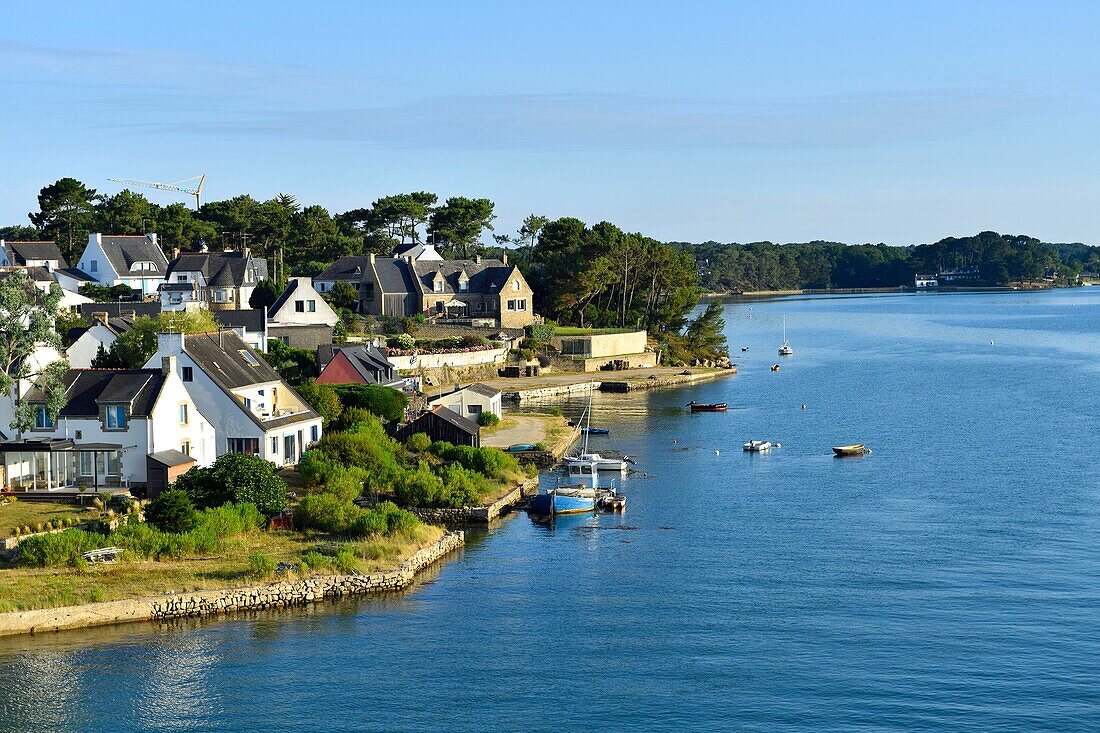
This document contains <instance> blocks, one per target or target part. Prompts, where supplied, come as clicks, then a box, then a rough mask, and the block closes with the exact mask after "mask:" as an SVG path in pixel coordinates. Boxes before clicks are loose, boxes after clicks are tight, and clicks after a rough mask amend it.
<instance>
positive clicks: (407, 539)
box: [0, 507, 443, 612]
mask: <svg viewBox="0 0 1100 733" xmlns="http://www.w3.org/2000/svg"><path fill="white" fill-rule="evenodd" d="M4 508H5V509H6V508H7V507H4ZM442 536H443V530H442V529H440V528H438V527H433V526H430V525H420V526H418V527H416V528H415V529H414V530H413V531H412V532H410V533H409V534H408V535H406V536H393V537H377V538H372V539H366V540H360V541H356V542H348V543H341V544H346V545H347V546H349V547H350V548H351V549H352V550H353V552H354V553H355V555H356V556H357V557H358V558H359V560H358V565H359V567H358V572H361V573H374V572H380V571H385V570H392V569H394V568H395V567H397V566H398V565H400V564H401V563H402V562H403V561H404V560H406V559H408V558H409V557H410V556H412V555H413V554H414V553H415V552H416V551H418V550H420V549H422V548H424V547H427V546H428V545H430V544H431V543H433V542H436V541H437V540H439V539H440V538H441V537H442ZM332 546H333V543H332V542H331V541H330V540H328V538H327V537H325V536H323V535H311V534H305V533H299V532H268V531H264V530H254V531H251V532H248V533H246V534H244V535H241V536H240V537H238V538H236V541H234V542H233V543H232V546H231V547H230V548H229V549H228V550H227V551H226V552H225V553H224V554H223V555H221V556H218V557H193V558H182V559H178V560H138V561H132V562H127V561H126V560H125V556H123V560H122V561H120V562H118V563H116V564H113V565H92V566H89V568H88V569H87V570H84V571H81V570H75V569H70V568H23V567H10V566H9V567H6V568H3V569H0V612H6V611H24V610H29V609H34V608H54V607H58V606H71V605H76V604H81V603H93V602H99V601H117V600H123V599H129V598H142V597H147V596H156V595H162V594H164V593H165V592H167V591H174V592H176V593H184V592H190V591H199V590H218V589H225V588H236V587H241V586H248V585H258V584H262V583H265V582H270V581H273V580H274V578H258V577H256V576H255V575H254V574H253V573H252V571H251V569H250V562H249V558H250V557H251V556H252V555H253V554H254V553H263V554H264V555H266V556H268V557H270V558H272V559H273V560H275V561H276V562H289V563H295V564H297V561H298V559H299V558H300V557H301V555H302V553H303V552H307V551H310V550H318V549H324V550H326V554H327V552H330V551H331V549H332ZM332 572H335V571H332V570H325V571H322V572H320V573H319V574H329V573H332ZM307 574H308V573H307ZM290 577H299V575H298V574H297V573H295V574H293V575H292V576H290Z"/></svg>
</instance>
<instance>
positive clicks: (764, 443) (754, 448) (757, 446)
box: [744, 440, 772, 453]
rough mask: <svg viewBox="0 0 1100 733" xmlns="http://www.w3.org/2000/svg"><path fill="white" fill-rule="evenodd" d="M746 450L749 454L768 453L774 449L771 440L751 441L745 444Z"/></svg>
mask: <svg viewBox="0 0 1100 733" xmlns="http://www.w3.org/2000/svg"><path fill="white" fill-rule="evenodd" d="M744 449H745V450H746V451H748V452H749V453H767V452H768V451H770V450H771V449H772V444H771V441H770V440H750V441H749V442H748V443H745V445H744Z"/></svg>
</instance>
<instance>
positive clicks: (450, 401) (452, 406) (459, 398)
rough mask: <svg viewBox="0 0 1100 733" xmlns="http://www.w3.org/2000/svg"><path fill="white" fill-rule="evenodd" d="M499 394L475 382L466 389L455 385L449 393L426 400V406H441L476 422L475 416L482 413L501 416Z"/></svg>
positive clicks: (497, 390)
mask: <svg viewBox="0 0 1100 733" xmlns="http://www.w3.org/2000/svg"><path fill="white" fill-rule="evenodd" d="M500 403H501V393H500V390H499V389H493V388H492V387H490V386H488V385H486V384H481V383H480V382H477V383H475V384H471V385H469V386H468V387H459V386H458V385H457V384H456V385H455V386H454V389H452V390H451V391H450V392H443V393H441V394H437V395H435V396H433V397H429V398H428V404H429V405H432V406H433V407H434V406H436V405H442V406H443V407H446V408H447V409H448V410H451V411H452V412H455V413H458V414H459V415H462V417H465V418H468V419H470V420H474V421H475V422H476V421H477V416H478V415H480V414H481V413H483V412H491V413H493V414H494V415H496V416H497V417H500V415H501V404H500Z"/></svg>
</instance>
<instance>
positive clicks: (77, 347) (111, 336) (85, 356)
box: [65, 311, 136, 369]
mask: <svg viewBox="0 0 1100 733" xmlns="http://www.w3.org/2000/svg"><path fill="white" fill-rule="evenodd" d="M135 320H136V316H135V315H134V314H133V312H132V311H131V312H130V313H128V314H126V315H120V316H115V317H111V316H109V315H107V313H105V312H103V311H93V312H92V321H93V322H92V325H91V326H88V327H87V328H78V329H74V330H73V331H71V332H70V333H69V337H70V338H72V339H73V341H72V345H70V346H69V348H68V349H66V350H65V352H66V354H67V355H68V358H69V366H71V367H73V368H74V369H89V368H91V366H92V360H93V359H95V357H96V355H97V354H98V353H99V350H100V349H101V348H102V349H103V350H104V351H109V350H110V348H111V346H112V345H113V344H114V342H115V341H116V340H118V337H119V336H121V335H122V334H124V333H126V332H128V331H130V330H131V329H133V327H134V321H135Z"/></svg>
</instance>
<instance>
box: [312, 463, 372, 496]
mask: <svg viewBox="0 0 1100 733" xmlns="http://www.w3.org/2000/svg"><path fill="white" fill-rule="evenodd" d="M367 478H368V474H367V472H366V471H365V470H363V469H362V468H358V467H356V466H351V467H349V468H345V467H344V466H334V467H333V469H332V472H331V473H330V474H329V476H328V480H327V481H326V482H325V485H324V487H323V489H322V491H323V493H326V494H332V495H333V496H335V497H337V498H338V499H340V501H342V502H345V503H351V502H353V501H355V500H356V499H358V498H359V495H360V494H362V493H363V484H364V483H366V481H367Z"/></svg>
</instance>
